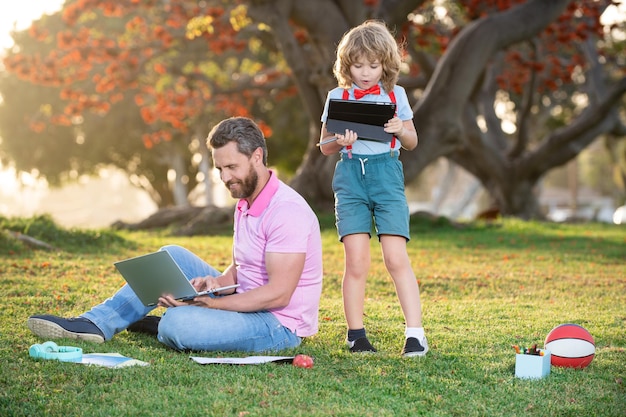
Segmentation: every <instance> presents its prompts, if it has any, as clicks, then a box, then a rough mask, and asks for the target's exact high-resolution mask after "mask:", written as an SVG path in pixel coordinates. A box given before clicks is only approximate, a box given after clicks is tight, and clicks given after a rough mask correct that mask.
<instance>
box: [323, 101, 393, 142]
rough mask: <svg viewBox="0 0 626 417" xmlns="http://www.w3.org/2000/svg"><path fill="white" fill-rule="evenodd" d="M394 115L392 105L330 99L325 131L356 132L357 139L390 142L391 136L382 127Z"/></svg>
mask: <svg viewBox="0 0 626 417" xmlns="http://www.w3.org/2000/svg"><path fill="white" fill-rule="evenodd" d="M395 113H396V105H395V104H394V103H382V102H374V101H355V100H338V99H331V100H330V101H329V103H328V117H327V118H326V130H328V131H329V132H330V133H339V134H343V133H344V132H345V131H346V129H349V130H352V131H354V132H356V133H357V134H358V135H359V139H366V140H374V141H377V142H391V139H392V138H393V135H392V134H391V133H387V132H385V131H384V125H385V123H387V121H389V119H391V118H393V116H394V115H395Z"/></svg>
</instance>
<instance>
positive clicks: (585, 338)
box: [544, 323, 596, 368]
mask: <svg viewBox="0 0 626 417" xmlns="http://www.w3.org/2000/svg"><path fill="white" fill-rule="evenodd" d="M544 347H545V349H547V350H549V351H550V353H551V354H552V356H551V359H550V363H551V364H552V365H553V366H560V367H565V368H585V367H587V365H589V364H590V363H591V361H592V360H593V357H594V356H595V354H596V345H595V342H594V340H593V337H592V336H591V334H590V333H589V332H588V331H587V330H586V329H585V328H584V327H582V326H579V325H578V324H573V323H566V324H560V325H558V326H556V327H555V328H554V329H552V330H550V333H548V335H547V336H546V340H545V342H544Z"/></svg>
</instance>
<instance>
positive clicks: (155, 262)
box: [113, 251, 239, 307]
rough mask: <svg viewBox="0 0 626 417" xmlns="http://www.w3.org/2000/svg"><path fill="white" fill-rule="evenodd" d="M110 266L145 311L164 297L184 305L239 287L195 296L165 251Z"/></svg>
mask: <svg viewBox="0 0 626 417" xmlns="http://www.w3.org/2000/svg"><path fill="white" fill-rule="evenodd" d="M113 264H114V265H115V267H116V268H117V270H118V271H119V272H120V273H121V274H122V276H123V277H124V279H125V280H126V282H127V283H128V285H129V286H130V288H132V290H133V291H134V292H135V294H137V297H139V299H140V300H141V302H142V303H143V304H144V305H145V306H147V307H151V306H155V305H156V304H157V303H158V301H159V297H161V296H163V295H167V294H169V295H171V296H172V297H174V298H175V299H177V300H181V301H184V300H191V299H193V298H194V297H198V296H201V295H207V294H212V293H216V292H220V291H225V290H227V289H231V288H237V287H238V286H239V284H235V285H228V286H226V287H221V288H215V289H213V290H209V291H201V292H198V291H196V289H195V288H194V287H193V285H191V283H190V282H189V280H188V279H187V277H186V276H185V274H183V271H182V270H181V269H180V267H179V266H178V265H177V264H176V262H175V261H174V258H172V256H171V255H170V254H169V252H167V251H157V252H152V253H148V254H146V255H141V256H137V257H134V258H130V259H125V260H123V261H118V262H114V263H113Z"/></svg>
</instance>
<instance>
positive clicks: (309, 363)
mask: <svg viewBox="0 0 626 417" xmlns="http://www.w3.org/2000/svg"><path fill="white" fill-rule="evenodd" d="M293 366H297V367H298V368H313V358H312V357H310V356H308V355H296V357H295V358H293Z"/></svg>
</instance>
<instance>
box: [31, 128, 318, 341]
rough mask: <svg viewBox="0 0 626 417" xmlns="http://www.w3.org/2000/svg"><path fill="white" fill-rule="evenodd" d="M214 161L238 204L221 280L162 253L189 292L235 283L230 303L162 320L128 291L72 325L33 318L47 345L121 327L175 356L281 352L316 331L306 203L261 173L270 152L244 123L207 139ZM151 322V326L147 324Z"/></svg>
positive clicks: (172, 307)
mask: <svg viewBox="0 0 626 417" xmlns="http://www.w3.org/2000/svg"><path fill="white" fill-rule="evenodd" d="M208 145H209V146H210V148H211V151H212V155H213V162H214V165H215V167H216V168H217V169H218V171H219V172H220V177H221V180H222V181H223V182H224V185H225V186H226V188H228V190H229V191H230V193H231V195H232V196H233V197H234V198H238V199H240V200H239V202H238V204H237V207H236V209H235V216H234V240H233V250H232V263H231V264H230V266H228V267H227V268H226V270H225V271H224V272H223V273H221V274H220V273H219V272H218V271H217V270H215V269H214V268H212V267H211V266H209V265H208V264H207V263H206V262H204V261H203V260H201V259H200V258H199V257H197V256H196V255H194V254H193V253H191V252H189V251H188V250H186V249H184V248H182V247H179V246H165V247H163V248H162V249H161V250H166V251H168V252H169V253H170V254H171V255H172V257H173V258H174V260H175V261H176V263H177V264H178V265H179V266H180V267H181V269H182V270H183V272H184V273H185V275H186V276H187V277H188V278H189V279H190V282H191V283H192V285H193V286H194V287H195V288H196V289H197V290H198V291H202V290H208V289H213V288H218V287H223V286H226V285H231V284H239V285H240V286H239V287H238V288H237V289H236V290H231V291H230V292H234V293H232V294H228V295H227V294H219V296H217V297H215V296H214V297H212V296H200V297H196V298H195V299H193V300H191V301H186V302H183V301H177V300H174V299H173V298H172V297H170V296H163V297H161V298H160V299H159V306H162V307H167V310H166V312H165V313H164V314H163V317H162V318H160V320H159V319H158V318H154V317H153V316H148V317H146V315H147V314H148V313H149V312H150V311H151V310H152V309H153V308H154V307H146V306H144V305H143V304H142V303H141V301H140V300H139V299H138V298H137V296H136V295H135V293H134V292H133V290H132V289H131V288H130V287H129V286H128V285H124V286H123V287H122V288H121V289H120V290H119V291H118V292H117V293H115V294H114V295H113V296H112V297H111V298H109V299H107V300H105V301H104V302H103V303H101V304H99V305H97V306H95V307H94V308H92V309H91V310H90V311H88V312H86V313H84V314H82V315H80V316H79V317H74V318H68V319H66V318H62V317H56V316H51V315H41V316H31V317H30V318H29V319H28V322H27V324H28V327H29V328H30V329H31V331H32V332H33V333H35V334H36V335H38V336H39V337H42V338H44V339H54V338H60V337H65V338H75V339H81V340H87V341H92V342H98V343H101V342H103V341H105V340H109V339H111V338H112V337H113V336H114V335H115V334H116V333H119V332H121V331H123V330H124V329H126V328H129V327H131V329H133V328H135V329H141V328H142V327H143V328H145V326H146V323H147V325H148V327H150V321H148V322H146V320H147V319H153V320H155V321H156V322H157V323H158V328H156V329H155V331H156V332H157V333H158V334H157V338H158V340H159V341H161V342H162V343H164V344H166V345H167V346H170V347H172V348H174V349H178V350H185V351H188V350H193V351H244V352H263V351H277V350H281V349H286V348H292V347H296V346H298V345H299V344H300V343H301V341H302V338H303V337H307V336H311V335H313V334H315V333H317V330H318V310H319V300H320V296H321V291H322V243H321V236H320V229H319V222H318V219H317V217H316V216H315V213H314V212H313V210H312V209H311V208H310V207H309V205H308V204H307V203H306V201H305V200H304V199H303V198H302V196H300V195H299V194H298V193H297V192H295V191H294V190H293V189H291V188H290V187H288V186H287V185H286V184H284V183H283V182H282V181H280V180H279V179H278V178H277V177H276V174H275V173H274V172H273V171H271V170H270V169H269V168H268V167H267V147H266V144H265V138H264V137H263V133H262V132H261V130H260V129H259V128H258V126H257V125H256V124H255V123H254V122H253V121H252V120H250V119H247V118H243V117H234V118H230V119H226V120H223V121H222V122H220V123H219V124H218V125H217V126H215V127H214V128H213V130H212V131H211V133H209V137H208ZM153 323H154V321H153Z"/></svg>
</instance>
